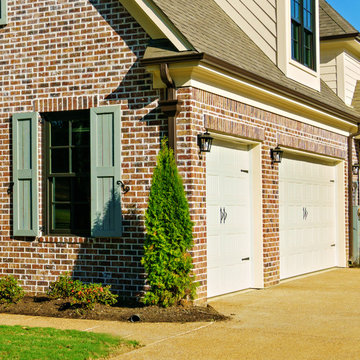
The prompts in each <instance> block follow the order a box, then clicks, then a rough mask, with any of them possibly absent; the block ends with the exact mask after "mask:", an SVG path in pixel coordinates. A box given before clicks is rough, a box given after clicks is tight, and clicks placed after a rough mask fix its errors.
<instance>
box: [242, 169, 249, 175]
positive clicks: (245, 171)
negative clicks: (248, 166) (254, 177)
mask: <svg viewBox="0 0 360 360" xmlns="http://www.w3.org/2000/svg"><path fill="white" fill-rule="evenodd" d="M241 172H243V173H246V174H248V173H249V170H243V169H241Z"/></svg>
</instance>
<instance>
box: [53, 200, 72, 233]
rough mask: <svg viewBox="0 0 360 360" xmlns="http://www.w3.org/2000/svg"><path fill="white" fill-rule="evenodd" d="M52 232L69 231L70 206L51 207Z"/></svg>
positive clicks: (56, 205) (57, 205)
mask: <svg viewBox="0 0 360 360" xmlns="http://www.w3.org/2000/svg"><path fill="white" fill-rule="evenodd" d="M52 225H53V226H52V228H53V230H67V229H70V205H62V204H61V205H59V204H55V205H53V224H52Z"/></svg>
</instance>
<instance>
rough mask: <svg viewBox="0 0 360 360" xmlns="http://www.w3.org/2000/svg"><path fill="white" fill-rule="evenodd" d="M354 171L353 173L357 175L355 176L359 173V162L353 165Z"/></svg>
mask: <svg viewBox="0 0 360 360" xmlns="http://www.w3.org/2000/svg"><path fill="white" fill-rule="evenodd" d="M352 173H353V175H355V176H357V175H359V164H354V165H353V166H352Z"/></svg>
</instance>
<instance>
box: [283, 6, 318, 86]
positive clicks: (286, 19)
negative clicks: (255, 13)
mask: <svg viewBox="0 0 360 360" xmlns="http://www.w3.org/2000/svg"><path fill="white" fill-rule="evenodd" d="M314 16H315V30H314V34H315V54H314V56H315V70H312V69H310V68H308V67H307V66H305V65H302V64H301V63H299V62H297V61H296V60H293V59H292V57H291V1H290V0H277V46H278V51H277V61H278V67H279V68H280V70H281V71H282V72H283V73H284V74H285V75H286V76H287V77H288V78H290V79H293V80H295V81H297V82H299V83H301V84H303V85H306V86H309V87H311V88H313V89H315V90H317V91H320V39H319V34H320V28H319V0H315V14H314Z"/></svg>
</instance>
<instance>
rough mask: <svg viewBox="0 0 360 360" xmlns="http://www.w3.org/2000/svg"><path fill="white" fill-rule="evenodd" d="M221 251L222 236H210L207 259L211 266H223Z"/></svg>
mask: <svg viewBox="0 0 360 360" xmlns="http://www.w3.org/2000/svg"><path fill="white" fill-rule="evenodd" d="M221 251H222V250H221V236H220V235H211V236H209V237H208V247H207V261H208V265H209V268H216V267H219V266H221Z"/></svg>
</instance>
